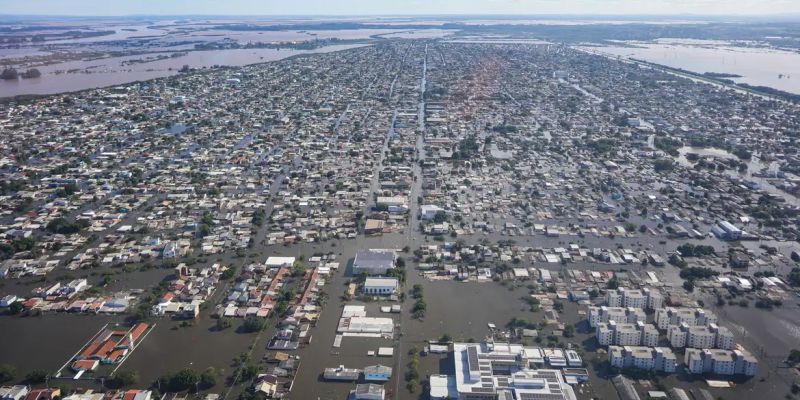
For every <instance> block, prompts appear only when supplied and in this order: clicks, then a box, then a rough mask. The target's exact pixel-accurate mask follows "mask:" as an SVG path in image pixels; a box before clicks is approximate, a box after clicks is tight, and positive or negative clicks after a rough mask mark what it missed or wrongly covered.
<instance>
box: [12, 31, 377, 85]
mask: <svg viewBox="0 0 800 400" xmlns="http://www.w3.org/2000/svg"><path fill="white" fill-rule="evenodd" d="M362 46H365V45H364V44H350V45H334V46H325V47H320V48H318V49H314V50H289V49H281V50H276V49H233V50H209V51H190V52H187V53H186V54H185V55H181V56H179V57H171V58H166V59H162V60H155V61H150V62H143V63H133V64H131V63H129V62H130V61H131V60H137V59H144V58H146V57H156V56H158V55H164V56H170V55H171V54H173V53H154V54H147V55H136V56H125V57H112V58H105V59H99V60H92V61H86V60H81V61H70V62H63V63H58V64H52V65H47V66H43V67H39V68H38V69H39V71H41V72H42V76H41V77H40V78H36V79H19V80H8V81H4V80H0V97H11V96H17V95H23V94H55V93H63V92H74V91H79V90H85V89H93V88H100V87H106V86H114V85H120V84H124V83H129V82H134V81H140V80H148V79H154V78H162V77H166V76H170V75H176V74H177V73H178V70H179V69H180V68H181V67H182V66H184V65H189V66H190V67H192V68H202V67H211V66H214V65H228V66H243V65H249V64H257V63H263V62H268V61H276V60H282V59H284V58H288V57H291V56H294V55H298V54H313V53H329V52H334V51H340V50H347V49H351V48H356V47H362ZM67 71H72V72H67Z"/></svg>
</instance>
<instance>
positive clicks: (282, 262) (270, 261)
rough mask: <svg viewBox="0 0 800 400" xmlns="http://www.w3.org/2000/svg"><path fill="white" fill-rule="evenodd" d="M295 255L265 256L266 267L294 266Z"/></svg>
mask: <svg viewBox="0 0 800 400" xmlns="http://www.w3.org/2000/svg"><path fill="white" fill-rule="evenodd" d="M294 262H295V257H269V258H267V262H266V266H267V268H280V267H285V268H291V267H292V266H294Z"/></svg>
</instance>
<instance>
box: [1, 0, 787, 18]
mask: <svg viewBox="0 0 800 400" xmlns="http://www.w3.org/2000/svg"><path fill="white" fill-rule="evenodd" d="M0 5H1V6H2V7H1V8H0V13H2V14H41V15H128V14H151V15H152V14H167V15H179V14H214V15H389V14H401V15H411V14H616V15H619V14H672V15H675V14H684V13H690V14H726V15H727V14H739V15H749V14H752V15H756V14H757V15H764V14H785V13H800V0H0Z"/></svg>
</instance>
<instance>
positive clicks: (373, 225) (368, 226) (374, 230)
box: [364, 219, 386, 235]
mask: <svg viewBox="0 0 800 400" xmlns="http://www.w3.org/2000/svg"><path fill="white" fill-rule="evenodd" d="M385 226H386V221H384V220H382V219H368V220H367V222H366V223H365V224H364V234H365V235H374V234H378V233H382V232H383V228H384V227H385Z"/></svg>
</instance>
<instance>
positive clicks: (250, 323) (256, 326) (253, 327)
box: [242, 316, 266, 332]
mask: <svg viewBox="0 0 800 400" xmlns="http://www.w3.org/2000/svg"><path fill="white" fill-rule="evenodd" d="M264 325H266V323H265V321H264V319H263V318H259V317H256V316H249V317H247V318H245V319H244V322H243V323H242V328H243V329H244V331H245V332H258V331H260V330H261V329H263V328H264Z"/></svg>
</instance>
